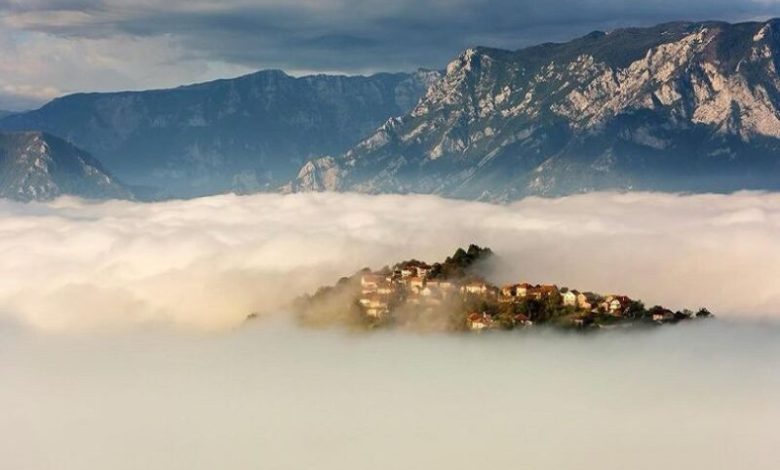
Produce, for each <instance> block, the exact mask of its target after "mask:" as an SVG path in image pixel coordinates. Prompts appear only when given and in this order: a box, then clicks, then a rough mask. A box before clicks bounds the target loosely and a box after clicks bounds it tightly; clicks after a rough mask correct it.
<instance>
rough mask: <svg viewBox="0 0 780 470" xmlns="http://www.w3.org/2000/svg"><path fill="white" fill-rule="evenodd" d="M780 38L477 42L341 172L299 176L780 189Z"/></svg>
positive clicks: (502, 194) (662, 34)
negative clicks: (509, 46)
mask: <svg viewBox="0 0 780 470" xmlns="http://www.w3.org/2000/svg"><path fill="white" fill-rule="evenodd" d="M779 46H780V22H778V21H775V20H773V21H769V22H765V23H744V24H736V25H729V24H726V23H671V24H664V25H659V26H656V27H653V28H645V29H624V30H618V31H614V32H611V33H601V32H595V33H591V34H589V35H588V36H585V37H583V38H580V39H577V40H575V41H572V42H569V43H565V44H544V45H541V46H536V47H532V48H528V49H523V50H519V51H514V52H511V51H504V50H496V49H487V48H475V49H469V50H467V51H465V52H464V53H462V54H461V55H460V56H459V57H458V58H457V59H456V60H454V61H453V62H452V63H450V64H449V66H448V67H447V72H446V75H445V76H444V77H443V78H442V79H441V80H440V81H439V82H438V83H436V84H435V85H434V86H432V87H431V88H430V89H429V91H428V93H427V94H426V96H425V98H424V99H423V100H421V102H420V103H419V104H418V105H417V106H416V107H415V108H414V109H413V110H412V111H411V112H410V113H408V114H407V115H405V116H403V117H400V118H393V119H391V120H389V121H387V122H386V123H385V124H384V125H383V126H381V127H380V128H379V129H377V130H376V131H375V132H374V134H373V135H371V136H369V137H368V138H366V139H365V140H363V141H362V142H361V143H359V144H358V145H357V146H355V147H354V148H353V149H351V150H350V151H348V152H347V153H345V154H343V155H341V156H339V157H337V158H336V159H335V160H333V161H332V162H329V163H328V167H329V171H330V173H331V174H332V175H337V178H336V181H330V183H329V185H322V184H320V185H317V184H310V183H311V181H312V178H310V176H311V175H310V173H311V171H313V170H314V169H317V168H319V166H318V164H317V163H315V164H314V165H308V166H307V167H304V168H303V169H302V170H301V175H300V176H299V179H298V181H299V185H300V187H301V188H305V189H307V190H323V189H333V188H335V189H339V190H356V191H365V192H422V193H436V194H443V195H448V196H456V197H465V198H476V199H489V200H511V199H516V198H519V197H523V196H526V195H534V194H541V195H560V194H569V193H574V192H581V191H589V190H594V189H656V190H690V191H712V190H714V191H729V190H733V189H739V188H778V187H780V173H778V171H780V164H779V162H780V153H779V152H780V111H778V110H779V109H780V76H778V70H777V67H778V58H779V57H780V55H778V54H779V53H780V48H779ZM302 180H307V181H309V183H308V184H303V183H301V181H302ZM317 181H318V180H317V179H316V178H315V179H314V182H315V183H316V182H317Z"/></svg>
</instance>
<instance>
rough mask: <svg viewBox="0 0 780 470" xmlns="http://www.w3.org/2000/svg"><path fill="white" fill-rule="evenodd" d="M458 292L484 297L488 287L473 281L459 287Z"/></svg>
mask: <svg viewBox="0 0 780 470" xmlns="http://www.w3.org/2000/svg"><path fill="white" fill-rule="evenodd" d="M460 291H461V292H462V293H464V294H474V295H485V294H487V292H488V286H487V284H485V283H484V282H479V281H474V282H469V283H468V284H465V285H463V286H461V288H460Z"/></svg>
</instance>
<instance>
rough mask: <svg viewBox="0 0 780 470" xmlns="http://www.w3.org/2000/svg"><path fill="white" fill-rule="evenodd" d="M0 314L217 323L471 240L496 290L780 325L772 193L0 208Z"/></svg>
mask: <svg viewBox="0 0 780 470" xmlns="http://www.w3.org/2000/svg"><path fill="white" fill-rule="evenodd" d="M0 221H1V223H0V254H1V255H2V257H3V263H0V279H3V283H2V284H0V312H2V314H4V315H6V316H8V317H10V318H13V319H17V320H19V321H21V322H23V323H25V324H29V325H33V326H35V327H38V328H43V329H52V330H66V331H69V330H79V329H90V328H120V329H121V328H127V327H133V326H138V325H145V324H171V325H174V326H177V327H183V328H195V329H206V330H209V329H224V328H230V327H232V326H235V325H236V324H238V323H240V322H241V321H242V320H243V318H245V317H246V315H247V314H249V313H252V312H255V311H258V312H278V311H281V310H283V309H284V307H285V306H286V305H287V304H288V303H289V301H290V300H292V299H293V298H294V297H296V296H298V295H300V294H302V293H305V292H311V291H313V290H315V289H316V288H317V287H319V286H321V285H323V284H332V283H334V282H335V281H336V280H337V279H338V277H340V276H343V275H349V274H352V273H353V272H355V271H357V270H358V269H360V268H362V267H365V266H370V267H374V268H379V267H381V266H383V265H385V264H390V263H393V262H395V261H400V260H402V259H409V258H418V259H425V260H429V261H437V260H441V259H443V258H444V257H446V256H447V255H449V254H451V253H452V252H453V251H454V250H455V249H456V248H457V247H459V246H466V245H468V244H469V243H472V242H473V243H478V244H480V245H487V246H489V247H491V248H493V250H494V251H496V252H497V253H498V254H499V255H500V257H501V259H500V264H499V265H498V266H497V267H496V270H495V272H494V273H493V274H492V277H493V279H492V280H493V281H494V282H497V283H502V282H509V281H514V282H516V281H520V280H528V281H532V282H555V283H558V284H559V285H560V286H570V287H572V288H579V289H584V290H593V291H597V292H603V293H610V292H619V293H625V294H627V295H629V296H632V297H634V298H639V299H642V300H644V301H645V302H646V303H647V304H648V305H653V304H662V305H667V306H669V307H672V308H684V307H689V308H698V307H700V306H707V307H709V308H710V309H712V310H713V311H714V312H715V313H716V314H718V315H720V316H721V317H725V318H745V317H750V318H756V317H772V318H780V286H778V284H777V282H775V281H776V280H777V279H778V278H780V238H779V237H777V233H778V230H779V229H780V194H763V193H747V192H746V193H737V194H733V195H691V196H680V195H670V194H644V193H639V194H623V195H619V194H611V193H601V194H599V193H597V194H589V195H582V196H574V197H568V198H561V199H536V198H530V199H526V200H523V201H520V202H517V203H514V204H511V205H505V206H504V205H491V204H483V203H475V202H464V201H456V200H447V199H441V198H437V197H431V196H398V195H387V196H366V195H356V194H295V195H286V196H285V195H274V194H264V195H253V196H233V195H227V196H215V197H208V198H201V199H195V200H189V201H169V202H161V203H153V204H141V203H132V202H117V201H112V202H102V203H86V202H82V201H79V200H75V199H69V198H63V199H60V200H58V201H56V202H54V203H50V204H29V205H25V204H20V203H14V202H9V201H3V202H1V203H0Z"/></svg>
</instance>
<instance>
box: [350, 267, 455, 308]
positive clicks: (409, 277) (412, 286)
mask: <svg viewBox="0 0 780 470" xmlns="http://www.w3.org/2000/svg"><path fill="white" fill-rule="evenodd" d="M430 273H431V266H429V265H427V264H425V263H419V264H414V265H408V264H407V265H404V266H402V267H396V269H394V270H392V271H391V272H389V273H364V274H363V275H362V276H361V277H360V289H361V296H360V300H359V303H360V306H361V307H362V308H363V311H364V313H365V314H366V315H368V316H369V317H373V318H383V317H384V316H386V315H387V314H389V313H390V310H391V309H392V308H394V307H396V306H398V305H400V304H402V303H406V304H408V305H416V306H420V307H430V308H433V307H436V306H439V305H441V304H442V303H443V302H444V301H445V300H447V299H448V298H452V297H453V296H454V295H456V294H458V293H460V291H461V286H459V285H458V284H456V283H454V282H451V281H447V280H437V279H429V276H430Z"/></svg>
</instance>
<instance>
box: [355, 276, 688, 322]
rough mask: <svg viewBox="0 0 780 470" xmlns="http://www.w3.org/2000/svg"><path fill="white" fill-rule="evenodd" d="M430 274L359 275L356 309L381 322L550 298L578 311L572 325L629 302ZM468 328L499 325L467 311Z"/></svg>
mask: <svg viewBox="0 0 780 470" xmlns="http://www.w3.org/2000/svg"><path fill="white" fill-rule="evenodd" d="M431 270H432V267H431V266H429V265H427V264H425V263H422V262H413V263H407V264H404V265H401V266H396V267H395V268H394V269H392V270H386V271H384V272H366V273H363V274H362V275H361V277H360V288H361V296H360V299H359V304H360V306H361V308H362V309H363V312H364V314H365V315H367V316H369V317H372V318H377V319H381V318H384V317H386V316H387V315H388V314H389V313H390V312H391V311H392V310H393V309H394V308H397V307H399V306H402V305H411V306H416V307H420V308H423V309H425V308H430V309H432V308H435V307H437V306H440V305H442V304H443V303H444V302H446V301H447V300H448V299H452V298H468V297H474V296H476V297H481V298H484V299H485V300H486V301H489V302H491V303H492V302H495V303H496V304H498V305H500V304H506V303H510V304H512V303H520V302H523V301H526V300H531V299H533V300H537V301H543V302H549V301H550V299H553V302H555V304H556V306H562V307H571V308H573V309H574V310H575V311H576V312H577V315H576V316H575V319H574V322H575V323H576V322H583V321H585V319H586V318H587V317H588V316H591V315H593V314H608V315H612V316H615V317H622V316H623V315H624V314H625V313H626V311H627V310H628V309H629V308H630V306H631V305H632V303H633V301H632V300H631V299H630V298H629V297H626V296H623V295H609V296H600V295H598V294H594V293H592V292H580V291H577V290H574V289H567V288H558V286H555V285H551V284H542V285H532V284H529V283H522V284H512V285H506V286H503V287H502V288H497V287H496V286H493V285H491V284H489V283H487V282H485V281H483V280H469V281H464V282H460V281H453V280H441V279H438V278H431ZM670 315H671V316H673V315H674V314H673V313H672V312H671V311H668V310H663V311H657V312H653V320H656V321H666V320H669V319H670V318H671V317H670ZM656 317H657V318H656ZM514 323H515V324H516V325H519V326H529V325H531V324H532V322H531V320H530V319H529V318H528V317H527V316H525V315H523V314H517V315H516V318H515V319H514ZM467 326H468V327H469V328H470V329H472V330H483V329H490V328H494V327H497V322H496V320H495V319H494V318H493V317H492V316H491V315H489V314H487V313H485V312H471V313H469V314H468V316H467Z"/></svg>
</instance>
